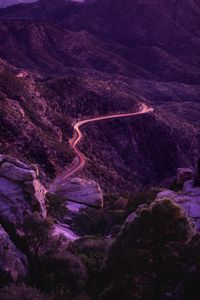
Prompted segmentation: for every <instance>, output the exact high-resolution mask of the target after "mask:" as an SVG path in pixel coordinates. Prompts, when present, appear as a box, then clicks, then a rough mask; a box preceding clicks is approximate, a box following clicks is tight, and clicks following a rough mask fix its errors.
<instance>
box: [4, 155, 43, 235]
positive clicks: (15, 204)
mask: <svg viewBox="0 0 200 300" xmlns="http://www.w3.org/2000/svg"><path fill="white" fill-rule="evenodd" d="M37 177H38V170H37V167H36V166H27V165H26V164H24V163H22V162H20V161H18V160H17V159H14V158H12V157H10V156H7V155H0V222H3V223H4V224H6V225H8V224H9V225H12V227H13V228H15V230H16V232H17V234H18V235H20V234H21V233H22V231H21V230H22V224H23V222H24V218H25V217H26V216H27V215H29V214H31V213H32V212H33V211H38V212H40V213H41V215H42V216H43V217H45V216H46V208H45V194H46V190H45V188H44V186H43V185H42V184H41V183H40V182H39V181H38V179H37Z"/></svg>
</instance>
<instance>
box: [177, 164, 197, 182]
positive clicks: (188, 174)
mask: <svg viewBox="0 0 200 300" xmlns="http://www.w3.org/2000/svg"><path fill="white" fill-rule="evenodd" d="M193 177H194V171H193V170H192V169H190V168H179V169H178V170H177V179H176V181H177V184H180V185H182V184H184V183H185V182H186V181H188V180H191V179H192V178H193Z"/></svg>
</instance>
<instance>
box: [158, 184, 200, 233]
mask: <svg viewBox="0 0 200 300" xmlns="http://www.w3.org/2000/svg"><path fill="white" fill-rule="evenodd" d="M157 199H172V200H173V201H175V202H176V203H177V204H178V205H179V206H181V207H182V208H183V209H184V211H185V212H186V214H187V216H188V217H190V218H191V219H192V221H193V223H194V225H195V227H196V229H197V230H200V188H199V187H194V186H193V181H192V180H190V181H187V182H185V183H184V186H183V190H182V191H181V192H177V193H176V192H174V191H171V190H165V191H162V192H160V193H159V194H158V195H157Z"/></svg>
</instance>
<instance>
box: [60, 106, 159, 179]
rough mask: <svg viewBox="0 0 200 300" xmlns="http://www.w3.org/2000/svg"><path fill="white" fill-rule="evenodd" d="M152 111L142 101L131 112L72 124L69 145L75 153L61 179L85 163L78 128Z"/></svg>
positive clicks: (79, 168)
mask: <svg viewBox="0 0 200 300" xmlns="http://www.w3.org/2000/svg"><path fill="white" fill-rule="evenodd" d="M151 112H153V108H152V107H149V106H147V105H146V104H144V103H141V105H140V109H139V111H137V112H131V113H123V114H113V115H109V116H101V117H95V118H92V119H87V120H83V121H79V122H77V123H75V124H74V135H73V138H72V139H71V140H70V146H71V147H72V149H73V150H74V152H75V153H76V158H75V160H74V162H73V163H72V166H71V167H70V168H69V169H68V170H67V171H66V173H65V174H64V176H62V178H63V179H67V178H69V177H71V176H72V175H74V174H75V173H76V172H78V171H80V170H81V169H83V167H84V166H85V163H86V157H85V155H84V154H83V153H82V152H81V151H80V150H79V148H78V145H79V144H80V142H81V141H82V139H83V134H82V132H81V130H80V128H81V127H82V126H84V125H87V124H90V123H96V122H99V121H105V120H110V119H119V118H127V117H133V116H138V115H143V114H147V113H151Z"/></svg>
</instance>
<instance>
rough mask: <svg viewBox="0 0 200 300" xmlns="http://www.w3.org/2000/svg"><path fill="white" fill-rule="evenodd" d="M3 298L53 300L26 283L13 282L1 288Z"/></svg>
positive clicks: (9, 299)
mask: <svg viewBox="0 0 200 300" xmlns="http://www.w3.org/2000/svg"><path fill="white" fill-rule="evenodd" d="M0 299H1V300H12V299H13V300H52V299H50V298H47V297H45V296H44V295H42V294H41V293H40V292H39V291H38V290H37V289H35V288H32V287H28V286H26V285H25V284H24V283H22V284H20V285H15V284H12V285H10V286H7V287H4V288H2V289H0Z"/></svg>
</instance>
